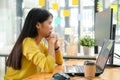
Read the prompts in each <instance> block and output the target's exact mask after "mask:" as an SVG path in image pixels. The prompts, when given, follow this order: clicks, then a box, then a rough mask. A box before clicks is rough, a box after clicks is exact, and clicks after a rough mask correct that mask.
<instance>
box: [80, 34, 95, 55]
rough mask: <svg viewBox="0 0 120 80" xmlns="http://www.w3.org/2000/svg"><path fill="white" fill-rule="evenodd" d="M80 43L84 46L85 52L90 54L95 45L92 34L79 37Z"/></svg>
mask: <svg viewBox="0 0 120 80" xmlns="http://www.w3.org/2000/svg"><path fill="white" fill-rule="evenodd" d="M78 43H79V44H80V45H81V46H83V51H84V54H89V52H90V49H91V47H93V46H94V39H93V38H92V37H90V36H87V35H86V36H84V37H81V38H79V41H78Z"/></svg>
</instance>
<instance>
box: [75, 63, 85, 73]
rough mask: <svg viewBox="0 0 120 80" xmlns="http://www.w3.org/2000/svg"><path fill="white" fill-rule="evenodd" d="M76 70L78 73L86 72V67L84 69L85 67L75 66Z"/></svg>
mask: <svg viewBox="0 0 120 80" xmlns="http://www.w3.org/2000/svg"><path fill="white" fill-rule="evenodd" d="M75 69H76V71H78V72H84V67H83V66H80V65H75Z"/></svg>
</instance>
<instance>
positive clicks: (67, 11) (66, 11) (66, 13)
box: [63, 9, 70, 17]
mask: <svg viewBox="0 0 120 80" xmlns="http://www.w3.org/2000/svg"><path fill="white" fill-rule="evenodd" d="M69 15H70V10H67V9H65V10H63V16H65V17H68V16H69Z"/></svg>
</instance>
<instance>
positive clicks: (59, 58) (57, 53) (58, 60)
mask: <svg viewBox="0 0 120 80" xmlns="http://www.w3.org/2000/svg"><path fill="white" fill-rule="evenodd" d="M41 46H42V48H44V49H42V50H44V53H45V54H46V55H47V54H48V47H47V46H46V45H45V44H44V43H41ZM55 62H56V64H63V56H62V53H61V51H59V50H57V51H55Z"/></svg>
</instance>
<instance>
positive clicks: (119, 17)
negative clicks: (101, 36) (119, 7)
mask: <svg viewBox="0 0 120 80" xmlns="http://www.w3.org/2000/svg"><path fill="white" fill-rule="evenodd" d="M118 22H119V23H120V15H119V16H118Z"/></svg>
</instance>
